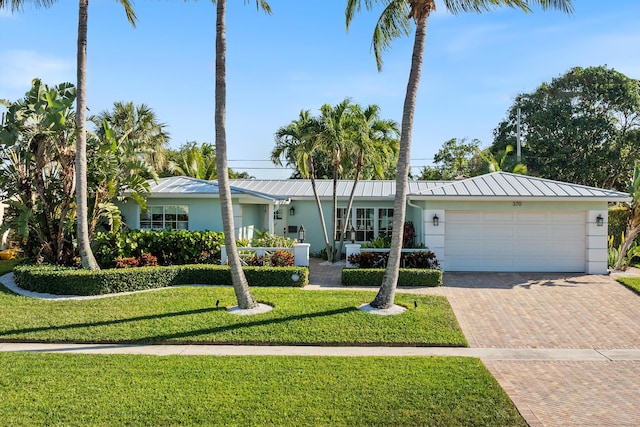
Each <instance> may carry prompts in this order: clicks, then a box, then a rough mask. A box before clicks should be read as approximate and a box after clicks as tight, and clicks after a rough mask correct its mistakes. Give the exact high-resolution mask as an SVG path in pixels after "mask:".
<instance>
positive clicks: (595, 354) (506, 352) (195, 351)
mask: <svg viewBox="0 0 640 427" xmlns="http://www.w3.org/2000/svg"><path fill="white" fill-rule="evenodd" d="M0 352H29V353H81V354H146V355H155V356H170V355H182V356H346V357H369V356H378V357H380V356H385V357H386V356H389V357H407V356H415V357H432V356H459V357H477V358H479V359H482V360H514V361H527V360H528V361H531V360H536V361H600V362H602V361H623V360H624V361H630V360H632V361H640V349H608V350H598V349H555V348H545V349H540V348H463V347H323V346H249V345H146V344H90V343H89V344H66V343H65V344H47V343H0Z"/></svg>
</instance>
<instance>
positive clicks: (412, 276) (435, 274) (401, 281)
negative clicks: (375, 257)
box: [342, 268, 442, 287]
mask: <svg viewBox="0 0 640 427" xmlns="http://www.w3.org/2000/svg"><path fill="white" fill-rule="evenodd" d="M383 276H384V268H343V269H342V285H343V286H380V284H381V283H382V278H383ZM441 285H442V271H440V270H428V269H422V268H401V269H400V275H399V277H398V286H430V287H435V286H441Z"/></svg>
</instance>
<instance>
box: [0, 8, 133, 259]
mask: <svg viewBox="0 0 640 427" xmlns="http://www.w3.org/2000/svg"><path fill="white" fill-rule="evenodd" d="M118 1H119V2H120V3H121V4H122V6H123V7H124V10H125V13H126V14H127V19H128V20H129V23H131V25H133V26H134V27H135V22H136V20H137V18H136V15H135V12H134V11H133V8H132V7H131V3H130V2H129V0H118ZM25 3H31V4H33V5H34V6H36V7H41V6H44V7H48V6H50V5H51V4H53V3H54V0H0V8H7V6H8V7H9V8H10V9H11V10H12V11H17V10H20V9H22V7H23V5H24V4H25ZM88 19H89V0H79V5H78V50H77V61H76V76H77V82H76V90H77V98H76V132H77V137H76V204H77V215H78V224H77V226H78V231H77V235H78V250H79V252H80V259H81V261H82V267H83V268H88V269H91V270H98V269H100V267H99V266H98V263H97V262H96V260H95V257H94V256H93V252H92V251H91V246H90V241H89V225H88V216H89V212H88V206H87V114H86V111H87V83H86V81H87V24H88Z"/></svg>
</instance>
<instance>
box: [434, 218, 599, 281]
mask: <svg viewBox="0 0 640 427" xmlns="http://www.w3.org/2000/svg"><path fill="white" fill-rule="evenodd" d="M446 218H447V224H446V231H445V245H444V246H445V250H444V254H445V256H444V259H445V262H446V267H445V268H446V270H447V271H498V272H500V271H520V272H584V271H585V268H586V229H587V225H586V213H585V212H564V211H555V212H554V211H547V212H545V211H538V212H535V211H534V212H509V211H447V212H446Z"/></svg>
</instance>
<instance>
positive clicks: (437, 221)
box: [433, 214, 440, 227]
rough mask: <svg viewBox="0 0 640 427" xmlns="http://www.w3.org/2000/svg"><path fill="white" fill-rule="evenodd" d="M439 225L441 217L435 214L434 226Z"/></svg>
mask: <svg viewBox="0 0 640 427" xmlns="http://www.w3.org/2000/svg"><path fill="white" fill-rule="evenodd" d="M438 225H440V218H438V215H437V214H436V215H434V216H433V226H434V227H437V226H438Z"/></svg>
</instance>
